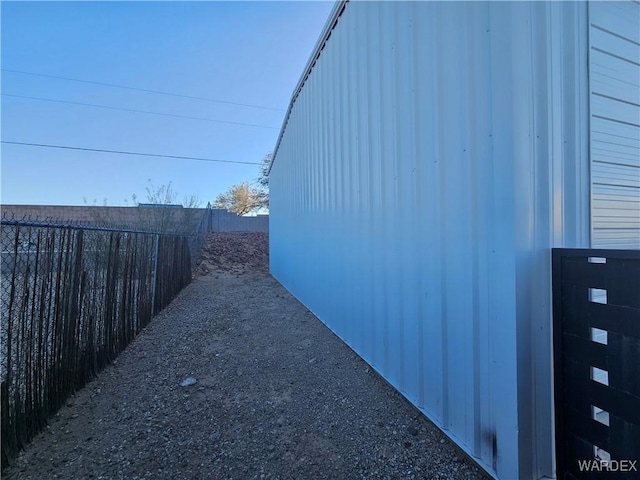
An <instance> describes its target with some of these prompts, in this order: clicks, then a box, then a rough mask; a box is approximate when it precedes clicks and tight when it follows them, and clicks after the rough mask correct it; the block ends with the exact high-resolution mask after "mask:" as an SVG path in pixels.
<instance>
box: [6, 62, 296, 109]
mask: <svg viewBox="0 0 640 480" xmlns="http://www.w3.org/2000/svg"><path fill="white" fill-rule="evenodd" d="M0 70H2V71H3V72H10V73H19V74H20V75H32V76H34V77H45V78H56V79H58V80H66V81H69V82H80V83H88V84H91V85H102V86H104V87H113V88H123V89H126V90H135V91H138V92H146V93H156V94H158V95H168V96H171V97H180V98H190V99H192V100H202V101H205V102H214V103H224V104H227V105H236V106H239V107H249V108H261V109H263V110H274V111H276V112H284V109H282V108H273V107H264V106H262V105H252V104H250V103H239V102H229V101H227V100H216V99H213V98H206V97H197V96H193V95H183V94H181V93H172V92H164V91H161V90H151V89H149V88H138V87H129V86H126V85H116V84H114V83H106V82H96V81H93V80H80V79H79V78H70V77H59V76H57V75H46V74H44V73H33V72H24V71H22V70H11V69H9V68H2V69H0Z"/></svg>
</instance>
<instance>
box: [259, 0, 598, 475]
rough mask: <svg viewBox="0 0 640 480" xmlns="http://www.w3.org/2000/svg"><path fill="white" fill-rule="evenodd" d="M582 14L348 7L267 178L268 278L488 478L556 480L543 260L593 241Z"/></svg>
mask: <svg viewBox="0 0 640 480" xmlns="http://www.w3.org/2000/svg"><path fill="white" fill-rule="evenodd" d="M586 8H587V7H586V5H585V4H583V3H560V2H558V3H547V2H532V3H525V2H509V3H503V2H495V3H494V2H465V3H461V2H442V3H440V2H350V3H348V4H347V5H346V7H345V9H344V11H343V12H342V14H341V16H340V17H339V19H338V20H337V24H336V26H335V28H334V29H333V31H332V32H331V36H330V37H329V38H328V40H327V41H326V42H325V43H324V44H323V43H319V46H321V53H320V54H319V55H318V56H317V58H316V56H315V55H314V57H313V58H316V60H315V64H314V66H313V68H312V69H311V71H310V72H309V73H308V75H307V74H305V75H304V76H303V81H302V82H301V84H300V85H301V87H300V89H299V91H296V95H295V96H294V101H293V103H292V105H291V106H290V114H289V117H288V120H287V123H286V124H285V126H284V128H283V133H282V135H281V138H280V140H279V142H278V145H277V149H276V156H275V160H274V163H273V166H272V170H271V179H270V185H271V205H270V219H271V224H270V231H271V271H272V273H273V275H274V276H275V277H276V278H277V279H278V280H279V281H280V282H281V283H282V284H283V285H284V286H285V287H287V288H288V289H289V290H290V291H291V292H292V293H293V294H294V295H295V296H296V297H298V299H300V300H301V301H302V302H303V303H304V304H305V305H306V306H307V307H308V308H309V309H310V310H311V311H313V312H314V313H315V314H316V315H317V316H318V317H319V318H320V319H321V320H322V321H323V322H325V323H326V324H327V326H328V327H329V328H331V329H332V330H333V331H334V332H335V333H336V334H337V335H339V336H340V337H341V338H342V339H343V340H344V341H345V342H347V343H348V344H349V345H350V346H351V347H352V348H353V349H354V350H355V351H356V352H357V353H358V354H359V355H361V356H362V357H363V358H364V359H365V360H366V361H367V362H368V363H369V364H371V365H372V366H373V367H374V368H375V369H376V370H377V371H378V372H380V373H381V374H382V375H384V376H385V378H386V379H387V380H388V381H389V382H390V383H391V384H393V385H394V386H395V387H396V388H397V389H398V390H399V391H400V392H401V393H402V394H403V395H405V396H406V397H407V398H408V399H409V400H410V401H411V402H412V403H413V404H414V405H416V406H417V407H418V408H419V409H420V410H421V411H422V412H424V414H425V415H426V416H427V417H429V418H430V419H431V420H433V421H434V422H435V423H436V424H437V425H439V426H440V427H441V428H442V429H443V430H444V431H445V432H446V433H447V434H448V435H449V436H450V437H451V438H452V439H453V440H454V441H455V442H456V443H457V444H458V445H460V446H461V447H462V448H463V449H464V450H465V451H467V452H468V453H469V454H470V455H472V456H473V457H475V458H476V459H477V460H478V462H479V463H480V464H481V465H483V467H484V468H485V469H486V470H487V471H489V472H491V473H492V474H493V475H495V476H497V477H499V478H506V479H511V478H541V477H543V476H548V477H552V476H553V453H552V451H553V430H552V382H551V375H552V373H551V349H550V345H551V314H550V312H551V299H550V289H551V287H550V278H551V274H550V253H549V252H550V250H549V249H550V247H552V246H564V247H571V246H583V247H584V246H588V243H589V193H588V192H589V190H588V188H589V182H588V167H589V164H588V141H587V134H588V113H587V106H588V90H587V64H586V59H587V18H586ZM337 11H338V9H337V10H336V12H337ZM334 20H335V19H332V20H331V21H330V24H333V23H335V22H334Z"/></svg>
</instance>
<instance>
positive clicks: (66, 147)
mask: <svg viewBox="0 0 640 480" xmlns="http://www.w3.org/2000/svg"><path fill="white" fill-rule="evenodd" d="M0 143H7V144H9V145H25V146H29V147H43V148H63V149H65V150H82V151H85V152H100V153H117V154H119V155H139V156H142V157H160V158H176V159H180V160H198V161H201V162H220V163H240V164H243V165H262V163H260V162H241V161H235V160H218V159H216V158H201V157H185V156H182V155H161V154H159V153H142V152H123V151H120V150H104V149H102V148H85V147H70V146H67V145H46V144H43V143H26V142H9V141H7V140H1V141H0Z"/></svg>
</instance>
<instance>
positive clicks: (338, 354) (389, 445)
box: [4, 234, 488, 480]
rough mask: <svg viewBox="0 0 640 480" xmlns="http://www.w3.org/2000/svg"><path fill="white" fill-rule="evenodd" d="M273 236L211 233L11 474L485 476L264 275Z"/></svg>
mask: <svg viewBox="0 0 640 480" xmlns="http://www.w3.org/2000/svg"><path fill="white" fill-rule="evenodd" d="M266 242H267V236H266V235H259V234H252V235H249V236H248V235H246V234H245V235H240V234H235V235H218V236H217V237H215V238H214V237H212V238H211V239H210V242H209V243H208V246H207V247H206V251H205V254H204V255H203V258H204V259H205V260H204V261H203V262H202V264H201V265H200V269H199V272H200V274H201V275H200V276H198V277H197V278H196V279H195V280H194V281H193V283H192V284H191V285H190V286H188V287H187V288H186V289H185V290H184V291H183V292H182V293H181V294H180V295H179V296H178V297H177V298H176V299H175V300H174V301H173V302H172V303H171V305H169V306H168V307H167V308H166V309H165V310H164V311H163V312H162V313H161V314H160V315H158V317H156V318H155V319H154V321H153V322H152V323H151V324H150V325H149V326H148V327H147V328H146V329H145V330H144V332H142V333H141V334H140V336H139V337H138V338H137V339H136V340H134V341H133V342H132V344H131V345H130V346H129V347H128V348H127V349H126V350H125V351H124V352H123V353H122V354H121V355H120V357H118V359H117V361H116V362H114V364H112V365H110V366H109V367H107V368H106V369H105V370H104V371H103V372H102V373H101V374H100V375H99V376H98V377H97V378H96V379H94V381H92V382H91V383H90V384H88V385H87V386H86V387H85V388H84V389H82V390H81V391H79V392H78V393H77V394H76V395H75V396H74V397H73V398H71V399H70V400H69V401H68V402H67V405H66V406H65V407H64V408H62V409H61V410H60V412H59V413H58V414H57V415H56V416H55V417H54V418H53V419H52V420H51V421H50V425H49V427H48V428H47V429H46V431H45V432H43V433H42V434H40V435H39V436H38V437H36V438H35V439H34V441H33V442H32V443H31V445H30V446H29V447H28V448H27V449H26V451H24V452H22V454H21V455H20V456H19V457H18V458H17V459H16V461H15V462H14V465H13V466H12V467H11V468H9V469H8V471H7V472H4V473H5V478H20V479H34V480H35V479H50V478H59V479H127V480H133V479H142V478H155V479H172V480H173V479H189V480H191V479H254V478H255V479H262V478H265V479H413V478H416V479H417V478H428V479H437V478H442V479H480V478H488V477H485V476H484V475H483V473H482V471H481V470H480V469H479V468H478V467H477V466H475V465H474V464H473V463H472V462H470V461H469V460H468V459H467V458H466V457H465V456H464V455H463V454H462V453H461V452H460V451H459V450H458V449H457V448H456V447H455V446H454V445H453V444H452V443H451V442H450V441H449V440H448V439H446V438H445V437H444V435H443V434H442V433H441V432H440V431H439V430H438V429H437V428H435V427H434V426H433V425H432V424H431V423H430V422H429V421H427V420H426V419H425V418H424V417H423V416H422V415H420V414H419V413H418V412H417V410H415V409H414V408H413V407H412V406H411V405H410V404H409V403H408V402H407V401H406V400H405V399H404V398H403V397H402V396H401V395H400V394H399V393H397V392H396V391H395V390H394V389H393V388H391V387H390V386H389V385H388V384H387V383H386V382H385V381H384V380H383V379H382V378H381V377H379V376H378V375H377V374H376V373H375V372H373V371H372V370H370V369H369V368H368V366H367V365H366V364H365V363H364V362H363V361H362V360H361V359H360V358H359V357H358V356H357V355H355V354H354V353H353V352H352V351H351V350H350V349H349V348H348V347H347V346H346V345H345V344H344V343H342V342H341V341H340V340H339V339H338V338H337V337H336V336H335V335H333V333H331V332H330V331H329V330H328V329H327V328H326V327H324V325H323V324H322V323H321V322H320V321H318V320H317V319H316V318H315V317H314V316H313V315H312V314H311V313H310V312H309V311H308V310H307V309H306V308H305V307H304V306H302V305H301V304H300V303H299V302H297V301H296V299H295V298H294V297H293V296H291V295H290V294H289V293H288V292H287V291H286V290H285V289H284V288H282V286H280V284H278V282H276V281H275V280H274V279H273V278H272V277H271V276H270V275H269V274H268V273H266V271H265V270H266V265H267V264H266V261H267V260H266V259H267V246H266V245H267V244H266ZM222 244H224V245H222ZM214 245H215V247H214ZM242 245H244V246H242ZM241 248H245V251H251V252H253V253H252V254H251V255H252V258H251V259H246V258H242V256H241V255H240V256H239V255H238V252H239V250H240V249H241ZM216 249H217V250H216ZM214 250H215V251H217V252H218V254H217V256H216V255H213V253H212V252H213V251H214ZM224 251H226V252H227V253H224ZM221 252H223V253H221ZM256 258H260V259H261V260H260V261H256ZM187 378H193V379H195V380H196V383H194V384H192V385H189V386H181V383H182V382H183V381H184V380H186V379H187Z"/></svg>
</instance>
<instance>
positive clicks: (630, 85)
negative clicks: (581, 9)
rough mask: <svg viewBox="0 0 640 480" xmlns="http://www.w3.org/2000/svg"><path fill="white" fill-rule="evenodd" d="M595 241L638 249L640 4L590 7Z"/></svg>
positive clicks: (639, 221)
mask: <svg viewBox="0 0 640 480" xmlns="http://www.w3.org/2000/svg"><path fill="white" fill-rule="evenodd" d="M589 47H590V48H589V75H590V101H591V162H592V163H591V182H592V191H591V207H592V218H593V224H592V245H593V246H594V247H599V248H640V4H638V3H637V2H631V1H627V2H592V3H591V4H590V6H589Z"/></svg>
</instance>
